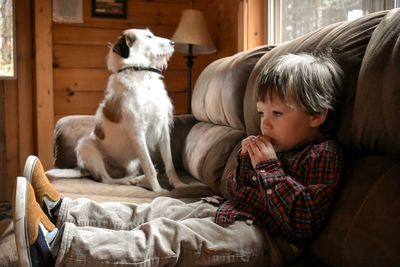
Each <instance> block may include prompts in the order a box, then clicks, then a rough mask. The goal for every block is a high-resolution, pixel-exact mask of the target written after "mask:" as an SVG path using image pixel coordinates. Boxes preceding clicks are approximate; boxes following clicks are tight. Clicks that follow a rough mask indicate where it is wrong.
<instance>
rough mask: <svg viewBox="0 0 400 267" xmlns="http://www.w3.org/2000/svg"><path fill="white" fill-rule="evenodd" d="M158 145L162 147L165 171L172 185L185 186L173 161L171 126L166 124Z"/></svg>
mask: <svg viewBox="0 0 400 267" xmlns="http://www.w3.org/2000/svg"><path fill="white" fill-rule="evenodd" d="M158 146H159V148H160V154H161V158H162V160H163V162H164V165H165V172H166V173H167V176H168V179H169V183H170V185H172V186H173V187H174V188H178V187H183V186H185V185H186V184H185V183H183V182H182V181H181V179H179V177H178V175H177V174H176V171H175V166H174V163H173V161H172V153H171V143H170V137H169V127H168V126H167V125H164V127H163V132H162V136H161V139H160V142H159V144H158Z"/></svg>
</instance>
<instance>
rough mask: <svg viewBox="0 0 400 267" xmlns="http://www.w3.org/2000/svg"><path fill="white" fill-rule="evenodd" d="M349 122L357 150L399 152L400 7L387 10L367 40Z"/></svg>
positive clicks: (381, 152)
mask: <svg viewBox="0 0 400 267" xmlns="http://www.w3.org/2000/svg"><path fill="white" fill-rule="evenodd" d="M352 126H353V127H352V130H353V133H352V138H353V139H352V141H353V143H354V145H355V147H356V149H357V152H359V153H374V154H389V155H399V154H400V9H394V10H391V11H390V12H388V14H387V15H386V16H385V17H384V18H383V19H382V20H381V22H380V23H379V25H378V27H377V28H376V30H375V31H374V32H373V34H372V36H371V40H370V42H369V43H368V47H367V50H366V51H365V55H364V59H363V61H362V65H361V70H360V75H359V80H358V83H357V88H356V97H355V104H354V113H353V125H352Z"/></svg>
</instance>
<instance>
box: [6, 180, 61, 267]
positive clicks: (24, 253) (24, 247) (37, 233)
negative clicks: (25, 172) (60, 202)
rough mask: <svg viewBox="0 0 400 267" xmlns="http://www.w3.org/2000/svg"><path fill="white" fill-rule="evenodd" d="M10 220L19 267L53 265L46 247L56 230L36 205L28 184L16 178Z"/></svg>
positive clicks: (50, 242) (30, 186) (51, 241)
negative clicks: (12, 222)
mask: <svg viewBox="0 0 400 267" xmlns="http://www.w3.org/2000/svg"><path fill="white" fill-rule="evenodd" d="M13 209H14V210H13V221H14V231H15V241H16V244H17V251H18V258H19V263H20V266H54V257H53V255H52V253H51V251H50V247H51V246H52V245H55V244H53V243H56V242H55V240H56V237H57V234H58V229H57V228H56V227H55V226H54V224H52V223H51V221H50V220H49V218H47V216H46V214H44V212H43V210H42V209H41V207H40V206H39V204H38V203H37V202H36V199H35V193H34V191H33V188H32V185H31V183H30V182H29V181H28V180H27V179H26V178H25V177H17V181H16V187H15V191H14V203H13Z"/></svg>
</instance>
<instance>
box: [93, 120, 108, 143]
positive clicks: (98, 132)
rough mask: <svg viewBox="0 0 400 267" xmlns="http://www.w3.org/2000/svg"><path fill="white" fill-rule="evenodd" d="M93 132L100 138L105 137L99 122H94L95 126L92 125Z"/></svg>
mask: <svg viewBox="0 0 400 267" xmlns="http://www.w3.org/2000/svg"><path fill="white" fill-rule="evenodd" d="M94 134H95V135H96V137H97V138H99V139H100V140H104V138H105V137H106V135H105V134H104V130H103V127H101V124H100V123H96V126H95V127H94Z"/></svg>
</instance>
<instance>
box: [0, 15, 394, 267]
mask: <svg viewBox="0 0 400 267" xmlns="http://www.w3.org/2000/svg"><path fill="white" fill-rule="evenodd" d="M326 47H331V48H333V50H334V51H336V52H335V58H336V60H337V61H338V62H339V64H340V65H341V66H342V68H343V69H344V72H345V89H344V92H343V93H342V95H341V107H340V113H339V118H338V121H337V125H336V126H337V127H336V130H335V132H334V133H333V134H334V135H335V136H336V138H337V139H338V140H339V142H340V143H341V145H342V146H343V148H344V150H345V154H346V158H347V165H346V168H345V173H344V180H345V182H344V185H343V190H342V191H341V193H340V195H339V197H338V200H337V203H336V205H335V207H334V210H333V211H332V213H331V215H330V219H329V221H328V223H327V224H326V226H325V227H324V229H323V230H322V232H321V233H320V234H319V235H318V236H317V238H316V239H315V240H314V241H313V242H312V243H311V244H310V246H309V248H307V250H306V252H305V253H304V255H303V256H302V257H301V258H300V259H299V260H298V261H297V262H295V263H290V264H289V265H290V266H337V267H339V266H362V267H367V266H386V267H389V266H400V253H398V252H399V248H400V227H399V225H400V194H399V193H398V192H400V119H399V118H400V10H399V9H394V10H390V11H382V12H377V13H372V14H369V15H366V16H364V17H362V18H359V19H357V20H354V21H350V22H339V23H336V24H333V25H330V26H327V27H323V28H321V29H319V30H317V31H314V32H312V33H309V34H306V35H304V36H301V37H299V38H297V39H295V40H292V41H289V42H286V43H284V44H281V45H279V46H277V47H273V46H268V45H265V46H261V47H257V48H255V49H252V50H249V51H245V52H240V53H237V54H235V55H233V56H230V57H226V58H222V59H219V60H217V61H215V62H213V63H211V64H210V65H209V66H207V67H206V68H205V69H204V71H203V72H202V73H201V74H200V76H199V78H198V80H197V81H196V84H195V87H194V92H193V98H192V112H193V114H185V115H177V116H175V117H174V126H173V129H172V132H171V145H172V153H173V160H174V163H175V167H176V169H177V171H178V173H179V175H180V176H181V177H182V178H183V180H184V181H185V182H187V183H188V184H189V186H188V187H187V188H184V189H173V190H171V191H170V192H168V193H165V194H164V195H167V196H171V197H176V198H181V199H184V200H185V201H188V202H190V201H195V200H198V199H199V197H201V196H208V195H213V194H219V195H224V194H225V192H226V191H225V190H226V189H225V187H224V185H225V183H224V181H225V179H226V177H227V173H228V172H229V171H230V170H231V169H232V168H234V165H235V156H236V153H237V151H238V149H239V146H240V141H241V140H242V139H243V138H244V137H245V136H247V135H250V134H257V133H259V130H258V129H259V119H258V115H257V112H256V107H255V102H254V93H255V82H256V77H257V75H258V74H259V72H260V70H261V68H262V66H263V65H264V64H265V63H266V62H268V61H269V60H272V59H273V58H275V57H277V56H279V55H282V54H284V53H287V52H292V53H298V52H309V51H313V50H318V49H323V48H326ZM92 125H93V116H68V117H65V118H63V119H61V120H60V121H59V122H58V123H57V125H56V127H55V143H56V145H55V161H54V165H55V166H56V167H60V168H71V167H74V166H76V158H75V156H74V153H73V147H74V145H75V144H76V141H77V139H78V138H79V137H80V136H81V135H83V134H87V133H88V131H89V129H90V127H91V126H92ZM71 127H72V128H73V129H74V133H76V135H74V136H66V135H65V134H64V132H65V129H67V128H71ZM153 161H154V162H155V163H156V165H157V166H158V168H159V170H160V173H162V172H163V166H162V161H161V160H160V157H159V155H158V153H157V152H156V153H155V154H154V155H153ZM160 179H161V184H162V186H164V187H166V188H168V185H167V182H166V178H165V176H164V175H162V174H160ZM53 183H54V184H55V186H56V187H57V188H58V190H59V191H60V192H61V194H62V195H64V196H69V197H73V198H75V197H81V196H84V197H89V198H92V199H94V200H97V201H126V202H134V203H144V202H148V201H150V200H151V199H153V198H154V197H156V196H158V195H160V193H154V192H150V191H148V190H146V189H143V188H140V187H134V186H122V185H105V184H100V183H97V182H95V181H93V180H91V179H86V178H81V179H56V180H54V181H53ZM0 246H1V245H0Z"/></svg>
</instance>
